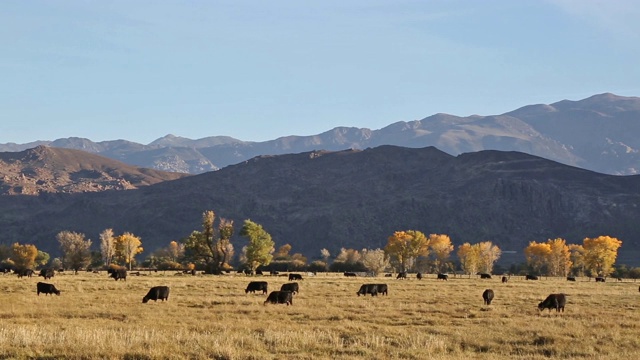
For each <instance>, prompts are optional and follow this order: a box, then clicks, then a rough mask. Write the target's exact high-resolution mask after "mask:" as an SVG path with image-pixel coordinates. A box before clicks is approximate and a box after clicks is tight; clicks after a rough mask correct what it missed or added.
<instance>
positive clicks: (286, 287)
mask: <svg viewBox="0 0 640 360" xmlns="http://www.w3.org/2000/svg"><path fill="white" fill-rule="evenodd" d="M280 291H291V293H292V294H297V293H299V292H300V290H299V287H298V283H288V284H282V286H281V287H280Z"/></svg>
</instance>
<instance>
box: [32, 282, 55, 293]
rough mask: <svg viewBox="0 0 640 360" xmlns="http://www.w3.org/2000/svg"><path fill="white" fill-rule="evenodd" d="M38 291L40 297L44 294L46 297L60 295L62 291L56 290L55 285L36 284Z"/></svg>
mask: <svg viewBox="0 0 640 360" xmlns="http://www.w3.org/2000/svg"><path fill="white" fill-rule="evenodd" d="M36 289H37V292H38V296H40V293H43V294H45V295H49V294H56V295H60V290H58V289H56V287H55V286H54V285H53V284H47V283H43V282H39V283H38V284H36Z"/></svg>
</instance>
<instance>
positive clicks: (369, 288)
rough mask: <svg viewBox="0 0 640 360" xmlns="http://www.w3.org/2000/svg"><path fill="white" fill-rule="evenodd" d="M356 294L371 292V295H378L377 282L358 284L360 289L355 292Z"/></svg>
mask: <svg viewBox="0 0 640 360" xmlns="http://www.w3.org/2000/svg"><path fill="white" fill-rule="evenodd" d="M356 294H358V296H360V295H367V294H371V296H378V285H377V284H363V285H362V286H360V290H358V292H357V293H356Z"/></svg>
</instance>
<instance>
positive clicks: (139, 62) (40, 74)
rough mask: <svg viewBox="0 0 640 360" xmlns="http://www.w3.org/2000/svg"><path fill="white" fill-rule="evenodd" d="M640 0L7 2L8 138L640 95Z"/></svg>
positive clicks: (324, 125)
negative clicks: (599, 94)
mask: <svg viewBox="0 0 640 360" xmlns="http://www.w3.org/2000/svg"><path fill="white" fill-rule="evenodd" d="M639 19H640V2H638V1H635V0H628V1H615V0H606V1H605V0H600V1H596V0H562V1H560V0H558V1H551V0H550V1H542V0H539V1H527V0H517V1H515V0H501V1H491V0H483V1H475V0H469V1H455V0H454V1H451V0H446V1H445V0H442V1H403V0H389V1H377V0H361V1H358V0H354V1H345V0H338V1H327V0H322V1H299V0H292V1H238V0H229V1H204V0H203V1H129V0H127V1H80V0H78V1H23V0H6V1H2V2H0V143H8V142H15V143H26V142H31V141H35V140H55V139H57V138H64V137H71V136H77V137H84V138H89V139H91V140H93V141H103V140H115V139H127V140H131V141H136V142H140V143H145V144H146V143H149V142H151V141H153V140H155V139H157V138H159V137H162V136H164V135H167V134H174V135H177V136H183V137H188V138H192V139H197V138H202V137H206V136H214V135H227V136H232V137H235V138H239V139H242V140H253V141H263V140H269V139H274V138H277V137H280V136H286V135H311V134H317V133H320V132H323V131H326V130H329V129H331V128H333V127H336V126H355V127H366V128H370V129H379V128H381V127H384V126H386V125H388V124H391V123H393V122H396V121H411V120H416V119H422V118H424V117H427V116H429V115H433V114H435V113H440V112H442V113H449V114H453V115H459V116H468V115H471V114H479V115H493V114H500V113H504V112H507V111H510V110H513V109H516V108H518V107H521V106H524V105H528V104H537V103H552V102H555V101H559V100H563V99H570V100H579V99H582V98H586V97H588V96H591V95H594V94H597V93H603V92H612V93H615V94H618V95H624V96H640V20H639Z"/></svg>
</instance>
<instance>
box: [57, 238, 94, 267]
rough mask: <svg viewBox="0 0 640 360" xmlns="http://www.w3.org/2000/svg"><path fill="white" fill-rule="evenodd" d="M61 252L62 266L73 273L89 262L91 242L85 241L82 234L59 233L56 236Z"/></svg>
mask: <svg viewBox="0 0 640 360" xmlns="http://www.w3.org/2000/svg"><path fill="white" fill-rule="evenodd" d="M56 239H58V243H59V244H60V250H61V251H62V264H63V266H64V267H65V268H68V269H73V270H74V271H75V272H78V270H80V269H82V268H84V267H86V266H87V265H89V263H90V262H91V250H90V249H91V240H88V239H87V240H85V238H84V234H81V233H76V232H72V231H66V230H65V231H61V232H59V233H58V235H56Z"/></svg>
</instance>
